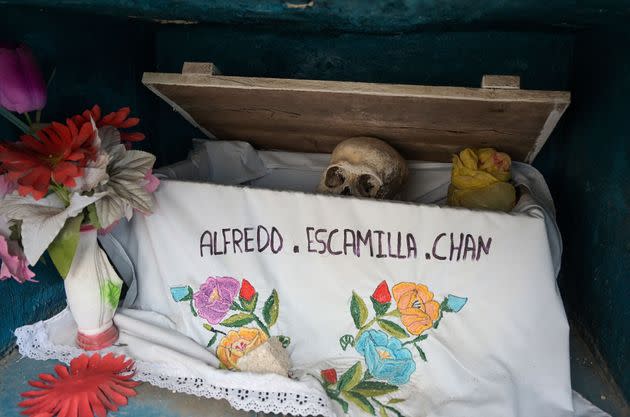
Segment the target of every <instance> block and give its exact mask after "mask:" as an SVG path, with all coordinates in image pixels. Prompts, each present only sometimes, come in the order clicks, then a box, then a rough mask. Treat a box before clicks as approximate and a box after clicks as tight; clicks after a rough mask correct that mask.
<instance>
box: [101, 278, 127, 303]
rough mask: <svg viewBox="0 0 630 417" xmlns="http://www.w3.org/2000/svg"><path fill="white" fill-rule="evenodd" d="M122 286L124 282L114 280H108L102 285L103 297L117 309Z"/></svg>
mask: <svg viewBox="0 0 630 417" xmlns="http://www.w3.org/2000/svg"><path fill="white" fill-rule="evenodd" d="M121 288H122V282H118V283H116V282H113V281H111V280H107V282H105V283H103V286H102V287H101V294H102V296H103V299H104V300H105V302H106V303H107V304H109V305H110V307H111V308H113V309H116V307H118V300H120V290H121Z"/></svg>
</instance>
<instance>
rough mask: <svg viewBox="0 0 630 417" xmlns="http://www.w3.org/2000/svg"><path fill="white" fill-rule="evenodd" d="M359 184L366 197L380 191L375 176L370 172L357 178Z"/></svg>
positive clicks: (362, 193)
mask: <svg viewBox="0 0 630 417" xmlns="http://www.w3.org/2000/svg"><path fill="white" fill-rule="evenodd" d="M357 185H358V189H359V192H360V193H361V195H364V196H366V197H367V196H374V195H375V194H376V191H378V189H377V187H376V186H377V184H376V181H374V178H373V177H372V176H371V175H368V174H363V175H360V176H359V179H358V180H357Z"/></svg>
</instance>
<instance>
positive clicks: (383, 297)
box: [372, 280, 392, 304]
mask: <svg viewBox="0 0 630 417" xmlns="http://www.w3.org/2000/svg"><path fill="white" fill-rule="evenodd" d="M372 298H373V299H374V301H376V302H378V303H380V304H386V303H389V302H390V301H392V295H391V294H390V293H389V287H387V282H386V281H384V280H383V281H381V283H380V284H378V287H376V289H375V290H374V294H372Z"/></svg>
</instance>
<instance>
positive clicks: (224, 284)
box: [193, 277, 239, 324]
mask: <svg viewBox="0 0 630 417" xmlns="http://www.w3.org/2000/svg"><path fill="white" fill-rule="evenodd" d="M238 287H239V284H238V281H237V280H235V279H234V278H232V277H208V279H207V280H206V282H205V283H204V284H201V287H199V291H197V292H196V293H195V294H194V295H193V300H194V302H195V308H196V309H197V312H198V313H199V316H201V317H203V318H204V319H206V320H207V321H208V323H210V324H218V323H219V322H221V320H223V318H224V317H225V316H226V314H227V312H228V311H229V310H230V306H231V305H232V302H233V301H234V297H236V294H237V293H238Z"/></svg>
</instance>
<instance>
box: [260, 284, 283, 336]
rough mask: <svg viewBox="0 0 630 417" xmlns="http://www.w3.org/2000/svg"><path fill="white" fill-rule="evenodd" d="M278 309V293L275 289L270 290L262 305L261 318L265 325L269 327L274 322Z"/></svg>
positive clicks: (276, 318)
mask: <svg viewBox="0 0 630 417" xmlns="http://www.w3.org/2000/svg"><path fill="white" fill-rule="evenodd" d="M279 309H280V301H279V300H278V293H277V292H276V290H273V291H271V295H270V296H269V298H267V301H265V306H264V307H263V319H264V320H265V323H266V324H267V326H269V327H271V326H273V325H274V324H276V321H277V320H278V313H279Z"/></svg>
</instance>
